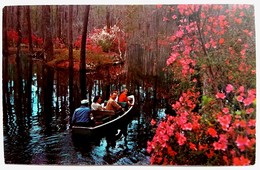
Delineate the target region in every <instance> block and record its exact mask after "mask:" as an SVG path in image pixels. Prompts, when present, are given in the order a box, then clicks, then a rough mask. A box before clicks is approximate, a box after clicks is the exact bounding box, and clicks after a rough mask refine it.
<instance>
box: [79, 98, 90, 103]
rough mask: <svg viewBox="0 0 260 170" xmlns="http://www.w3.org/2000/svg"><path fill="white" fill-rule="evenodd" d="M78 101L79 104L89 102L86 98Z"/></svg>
mask: <svg viewBox="0 0 260 170" xmlns="http://www.w3.org/2000/svg"><path fill="white" fill-rule="evenodd" d="M80 103H81V104H87V103H89V101H88V99H83V100H81V102H80Z"/></svg>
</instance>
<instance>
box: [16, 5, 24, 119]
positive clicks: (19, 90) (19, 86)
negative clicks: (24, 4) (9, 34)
mask: <svg viewBox="0 0 260 170" xmlns="http://www.w3.org/2000/svg"><path fill="white" fill-rule="evenodd" d="M20 8H21V7H20V6H18V7H17V13H16V16H17V25H16V31H17V32H18V41H17V46H16V48H17V51H16V65H17V67H16V69H17V70H16V89H17V92H16V93H15V105H16V113H17V117H18V119H17V120H18V123H19V122H20V121H21V118H22V117H21V116H22V113H21V111H22V101H21V100H22V93H23V92H22V89H23V88H22V85H23V84H22V77H21V73H22V69H21V60H20V53H21V42H22V32H21V23H20V16H21V11H20V10H21V9H20Z"/></svg>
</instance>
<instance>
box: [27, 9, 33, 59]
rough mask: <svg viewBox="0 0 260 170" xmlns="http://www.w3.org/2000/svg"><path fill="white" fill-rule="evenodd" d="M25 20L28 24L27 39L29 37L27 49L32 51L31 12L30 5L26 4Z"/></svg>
mask: <svg viewBox="0 0 260 170" xmlns="http://www.w3.org/2000/svg"><path fill="white" fill-rule="evenodd" d="M26 20H27V24H28V39H29V51H30V53H31V54H32V53H33V45H32V27H31V14H30V7H29V6H26Z"/></svg>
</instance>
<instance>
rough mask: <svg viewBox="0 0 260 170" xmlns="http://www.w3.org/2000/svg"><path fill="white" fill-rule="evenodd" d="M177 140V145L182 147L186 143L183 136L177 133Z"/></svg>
mask: <svg viewBox="0 0 260 170" xmlns="http://www.w3.org/2000/svg"><path fill="white" fill-rule="evenodd" d="M176 137H177V140H178V144H179V145H183V144H184V143H185V142H186V137H185V136H184V134H182V133H177V134H176Z"/></svg>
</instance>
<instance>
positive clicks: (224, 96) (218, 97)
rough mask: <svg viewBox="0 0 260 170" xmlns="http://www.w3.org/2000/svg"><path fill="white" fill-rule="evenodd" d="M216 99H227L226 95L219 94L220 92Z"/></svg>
mask: <svg viewBox="0 0 260 170" xmlns="http://www.w3.org/2000/svg"><path fill="white" fill-rule="evenodd" d="M216 98H217V99H225V98H226V95H225V94H224V93H219V92H218V93H217V94H216Z"/></svg>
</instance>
